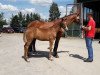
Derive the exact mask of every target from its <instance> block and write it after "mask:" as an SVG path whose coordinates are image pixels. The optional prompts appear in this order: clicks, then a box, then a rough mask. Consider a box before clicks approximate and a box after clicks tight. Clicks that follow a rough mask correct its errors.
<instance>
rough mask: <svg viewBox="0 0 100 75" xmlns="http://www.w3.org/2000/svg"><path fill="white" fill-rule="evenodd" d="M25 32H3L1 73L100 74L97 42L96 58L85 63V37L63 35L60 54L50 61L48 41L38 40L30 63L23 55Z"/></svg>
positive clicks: (11, 74) (19, 74)
mask: <svg viewBox="0 0 100 75" xmlns="http://www.w3.org/2000/svg"><path fill="white" fill-rule="evenodd" d="M23 45H24V42H23V37H22V34H16V33H14V34H2V37H0V75H100V44H98V41H97V40H94V42H93V48H94V61H93V62H92V63H86V62H83V58H86V57H87V50H86V47H85V41H84V39H80V38H69V37H68V38H61V40H60V44H59V48H58V55H59V57H60V58H54V61H49V60H48V58H47V57H48V52H49V50H48V49H47V47H48V46H49V43H48V42H46V41H45V42H43V41H37V43H36V49H37V51H38V54H34V55H33V57H31V58H30V59H29V60H30V62H29V63H27V62H25V61H24V60H23V59H22V56H23V51H24V50H23Z"/></svg>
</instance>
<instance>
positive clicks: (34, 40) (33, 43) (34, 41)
mask: <svg viewBox="0 0 100 75" xmlns="http://www.w3.org/2000/svg"><path fill="white" fill-rule="evenodd" d="M35 43H36V39H33V41H32V46H33V50H34V52H36V48H35Z"/></svg>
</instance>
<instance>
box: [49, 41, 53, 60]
mask: <svg viewBox="0 0 100 75" xmlns="http://www.w3.org/2000/svg"><path fill="white" fill-rule="evenodd" d="M49 43H50V52H49V60H51V61H53V57H52V47H53V41H49Z"/></svg>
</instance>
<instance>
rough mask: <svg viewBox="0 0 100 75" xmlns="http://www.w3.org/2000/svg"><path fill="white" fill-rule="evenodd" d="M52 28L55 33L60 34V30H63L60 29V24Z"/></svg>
mask: <svg viewBox="0 0 100 75" xmlns="http://www.w3.org/2000/svg"><path fill="white" fill-rule="evenodd" d="M51 28H52V29H54V30H55V32H58V31H59V30H60V28H61V27H60V23H59V24H54V25H53V26H52V27H51Z"/></svg>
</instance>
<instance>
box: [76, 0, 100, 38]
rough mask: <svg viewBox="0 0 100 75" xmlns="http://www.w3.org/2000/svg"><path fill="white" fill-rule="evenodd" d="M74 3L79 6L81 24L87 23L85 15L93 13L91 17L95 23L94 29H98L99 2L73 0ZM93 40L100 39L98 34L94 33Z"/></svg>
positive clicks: (96, 0)
mask: <svg viewBox="0 0 100 75" xmlns="http://www.w3.org/2000/svg"><path fill="white" fill-rule="evenodd" d="M75 2H76V3H79V4H81V21H82V24H86V23H87V17H86V14H87V13H89V12H93V17H94V20H95V21H96V28H100V0H75ZM95 38H96V39H100V33H96V36H95Z"/></svg>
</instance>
